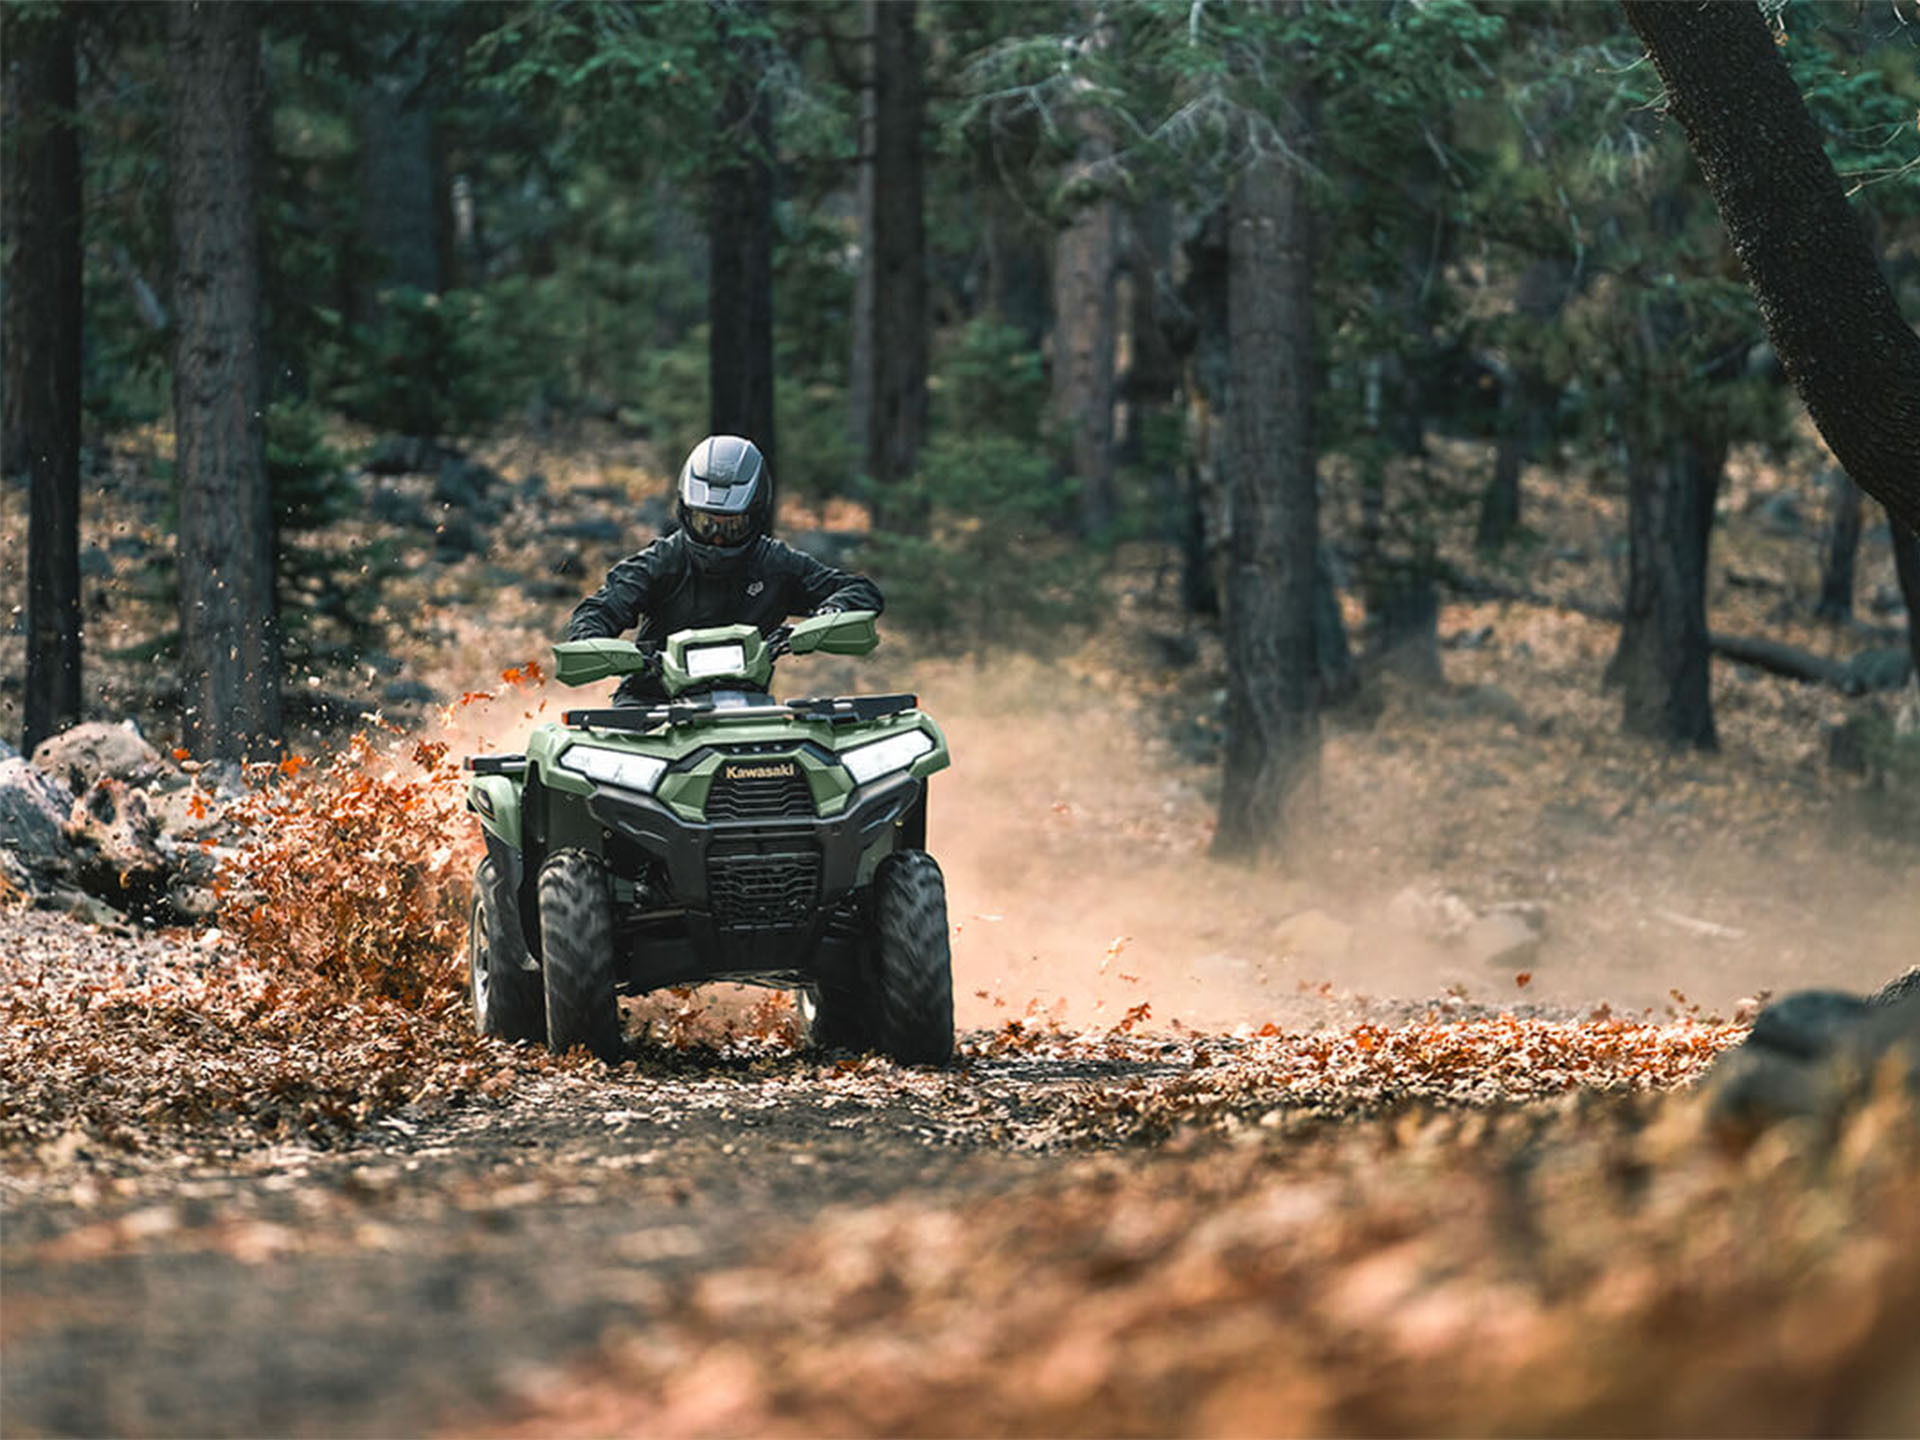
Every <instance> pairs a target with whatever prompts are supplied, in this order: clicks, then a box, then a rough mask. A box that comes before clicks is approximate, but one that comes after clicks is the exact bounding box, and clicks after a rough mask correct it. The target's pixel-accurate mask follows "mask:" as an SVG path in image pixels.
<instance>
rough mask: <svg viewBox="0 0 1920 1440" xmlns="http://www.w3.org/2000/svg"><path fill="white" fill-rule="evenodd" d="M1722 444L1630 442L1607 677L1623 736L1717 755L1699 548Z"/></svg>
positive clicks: (1706, 533)
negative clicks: (1624, 551) (1614, 636)
mask: <svg viewBox="0 0 1920 1440" xmlns="http://www.w3.org/2000/svg"><path fill="white" fill-rule="evenodd" d="M1726 458H1727V446H1726V442H1725V441H1724V440H1719V441H1710V442H1698V441H1695V442H1688V441H1685V440H1680V441H1669V442H1665V443H1640V444H1631V445H1630V446H1629V450H1628V457H1627V467H1628V470H1627V485H1628V522H1627V524H1628V536H1627V543H1628V578H1627V602H1626V608H1625V615H1624V617H1623V620H1622V623H1621V627H1620V647H1619V649H1618V651H1616V652H1615V655H1614V658H1613V663H1612V665H1611V666H1610V667H1609V668H1608V674H1607V678H1608V679H1609V680H1610V681H1617V682H1618V683H1619V684H1620V685H1621V687H1622V690H1623V692H1624V696H1625V726H1626V729H1627V732H1628V733H1629V734H1634V735H1646V736H1649V737H1651V738H1654V739H1658V740H1665V741H1667V742H1668V743H1669V744H1671V745H1691V746H1694V747H1696V748H1698V749H1701V750H1713V749H1717V748H1718V745H1719V738H1718V736H1717V735H1716V734H1715V733H1714V726H1713V697H1712V686H1711V677H1710V674H1709V660H1710V658H1711V653H1712V652H1711V649H1710V644H1709V637H1708V634H1707V550H1708V543H1709V540H1710V538H1711V536H1712V533H1713V507H1714V501H1715V499H1716V498H1717V496H1718V494H1719V490H1720V477H1721V471H1722V469H1723V468H1724V466H1725V464H1726Z"/></svg>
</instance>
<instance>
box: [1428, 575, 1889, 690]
mask: <svg viewBox="0 0 1920 1440" xmlns="http://www.w3.org/2000/svg"><path fill="white" fill-rule="evenodd" d="M1440 578H1441V583H1442V584H1444V585H1446V587H1447V588H1448V589H1449V590H1451V591H1453V593H1454V594H1456V595H1459V596H1462V597H1463V598H1465V599H1469V600H1504V601H1509V602H1511V603H1513V604H1516V605H1537V606H1542V607H1545V608H1548V609H1553V610H1568V611H1571V612H1572V613H1574V614H1576V615H1584V616H1586V617H1587V618H1588V619H1590V620H1605V621H1609V622H1615V623H1617V622H1618V621H1619V620H1620V618H1621V611H1620V607H1619V606H1618V605H1613V604H1609V603H1607V602H1605V601H1598V600H1589V599H1585V598H1583V597H1581V596H1577V595H1574V596H1566V597H1561V596H1555V595H1545V594H1542V593H1541V592H1540V591H1538V590H1528V589H1524V588H1521V587H1519V586H1515V585H1503V584H1501V583H1500V582H1499V581H1497V580H1482V579H1478V578H1475V577H1472V576H1465V575H1443V576H1441V577H1440ZM1707 644H1708V647H1709V648H1710V649H1711V650H1712V651H1713V653H1714V654H1716V655H1719V656H1722V657H1724V658H1725V659H1728V660H1731V661H1733V662H1734V663H1736V664H1739V665H1751V666H1753V667H1754V668H1756V669H1759V670H1765V671H1766V672H1767V673H1768V674H1771V675H1780V676H1783V677H1785V678H1786V679H1788V680H1798V681H1801V682H1802V683H1804V684H1808V685H1830V686H1832V687H1833V688H1834V689H1836V690H1838V691H1839V692H1840V693H1841V694H1843V695H1865V694H1867V693H1868V692H1869V691H1874V690H1898V689H1900V688H1901V686H1903V685H1905V684H1906V683H1907V677H1908V676H1909V674H1911V673H1912V671H1911V666H1902V665H1900V664H1898V663H1895V662H1894V661H1893V657H1891V656H1887V655H1884V654H1883V653H1882V651H1881V650H1879V649H1868V650H1862V651H1860V652H1859V653H1858V654H1855V655H1853V656H1851V657H1849V658H1848V659H1845V660H1837V659H1834V658H1832V657H1831V656H1826V655H1816V654H1814V653H1813V652H1812V651H1811V650H1802V649H1801V648H1800V647H1799V646H1797V645H1788V644H1786V643H1784V642H1782V641H1779V640H1766V639H1762V638H1760V637H1759V636H1752V635H1725V634H1713V635H1709V636H1708V637H1707Z"/></svg>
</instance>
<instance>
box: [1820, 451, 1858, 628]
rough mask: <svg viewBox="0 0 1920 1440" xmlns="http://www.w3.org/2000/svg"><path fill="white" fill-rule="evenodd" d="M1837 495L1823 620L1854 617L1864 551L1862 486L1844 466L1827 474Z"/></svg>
mask: <svg viewBox="0 0 1920 1440" xmlns="http://www.w3.org/2000/svg"><path fill="white" fill-rule="evenodd" d="M1827 489H1828V492H1829V493H1830V494H1831V495H1832V496H1833V524H1832V526H1831V527H1830V528H1829V529H1828V531H1827V559H1826V564H1825V565H1823V566H1822V567H1821V569H1820V602H1819V604H1818V605H1816V606H1815V607H1814V613H1815V614H1816V615H1818V616H1819V617H1820V618H1821V619H1822V620H1851V619H1852V618H1853V572H1854V562H1855V561H1856V560H1857V559H1858V558H1859V555H1860V487H1859V486H1858V485H1856V484H1854V483H1853V481H1851V480H1849V479H1848V478H1847V473H1846V471H1844V470H1833V471H1830V472H1829V473H1828V476H1827Z"/></svg>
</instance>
